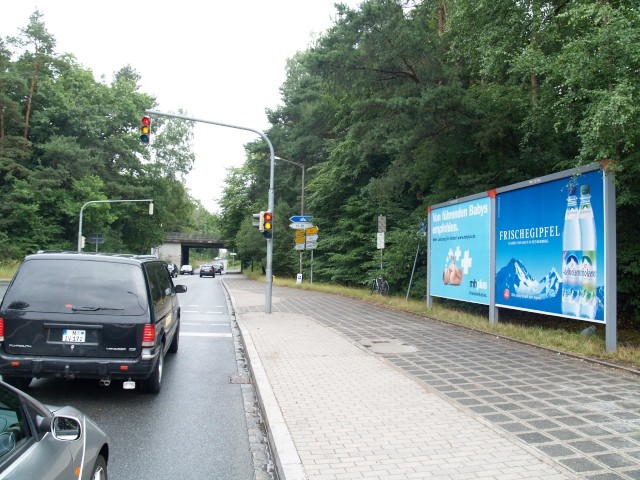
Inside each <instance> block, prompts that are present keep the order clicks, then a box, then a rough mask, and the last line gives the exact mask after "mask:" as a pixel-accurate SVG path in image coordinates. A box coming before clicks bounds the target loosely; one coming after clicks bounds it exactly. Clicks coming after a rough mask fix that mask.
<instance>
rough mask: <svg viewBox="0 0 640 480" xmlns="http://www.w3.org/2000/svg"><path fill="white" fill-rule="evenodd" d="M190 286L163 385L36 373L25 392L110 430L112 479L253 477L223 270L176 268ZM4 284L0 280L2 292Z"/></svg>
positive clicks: (180, 280)
mask: <svg viewBox="0 0 640 480" xmlns="http://www.w3.org/2000/svg"><path fill="white" fill-rule="evenodd" d="M174 283H176V284H178V283H182V284H186V285H187V286H188V291H187V292H186V293H184V294H180V295H179V299H180V304H181V306H182V317H181V333H180V347H179V351H178V353H177V354H175V355H174V354H168V356H167V359H166V362H165V371H164V378H163V385H162V391H161V392H160V394H158V395H149V394H144V393H141V392H139V391H137V390H134V391H130V390H123V389H122V382H113V383H112V384H111V385H110V386H109V387H100V386H99V385H98V382H97V381H86V380H83V381H79V380H78V381H71V382H69V381H65V380H52V379H42V380H34V381H33V382H32V384H31V387H30V388H29V389H28V393H29V394H31V395H32V396H34V397H35V398H37V399H38V400H40V401H42V402H44V403H47V404H52V405H61V404H65V405H66V404H70V405H73V406H75V407H78V408H79V409H81V410H82V411H84V412H85V413H86V414H88V415H89V416H91V417H92V418H93V419H94V420H96V422H97V423H98V424H99V425H100V426H101V427H102V428H103V430H105V432H107V433H108V434H109V436H110V437H111V453H110V459H109V478H110V479H111V480H130V479H132V478H135V479H136V480H145V479H171V480H174V479H176V478H189V479H191V480H198V479H212V478H220V479H223V478H224V479H226V478H228V479H232V478H233V479H236V478H237V479H250V478H254V468H255V467H254V462H253V459H252V451H251V448H252V447H251V445H250V439H249V433H248V430H249V429H248V420H247V418H246V411H245V410H246V406H245V402H246V389H245V391H243V387H246V385H242V384H241V383H237V382H232V381H230V380H231V379H232V378H238V376H239V375H240V376H241V374H242V372H239V371H238V364H239V362H238V359H237V353H236V350H237V347H236V346H235V345H234V339H233V334H232V328H233V325H232V319H231V317H230V316H229V313H228V308H227V301H226V297H225V294H224V290H223V288H222V287H221V285H220V278H219V277H216V278H215V279H214V278H208V277H206V278H199V277H198V276H197V274H196V275H193V276H180V277H179V278H176V279H174ZM5 288H6V286H0V296H1V295H2V294H3V293H4V289H5Z"/></svg>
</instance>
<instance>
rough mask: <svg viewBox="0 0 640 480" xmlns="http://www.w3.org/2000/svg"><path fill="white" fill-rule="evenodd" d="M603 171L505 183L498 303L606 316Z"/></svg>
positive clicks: (499, 221) (500, 202)
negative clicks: (524, 183) (521, 185)
mask: <svg viewBox="0 0 640 480" xmlns="http://www.w3.org/2000/svg"><path fill="white" fill-rule="evenodd" d="M603 175H604V174H603V172H602V171H600V170H595V171H591V172H587V173H583V174H580V175H574V176H567V177H563V178H560V179H557V180H553V181H549V182H544V183H539V184H534V185H531V186H527V187H525V188H517V189H513V190H509V191H504V192H501V191H500V190H498V195H497V196H496V207H495V208H496V231H495V245H496V253H495V255H496V265H495V268H496V270H495V282H496V284H495V305H496V306H498V307H506V308H513V309H519V310H527V311H533V312H540V313H548V314H552V315H557V316H562V317H567V318H577V319H582V320H587V321H593V322H604V321H605V316H604V302H605V298H604V278H605V275H604V272H605V270H604V268H605V266H604V258H605V255H604V251H605V250H604V231H605V225H604V211H605V205H604V203H605V202H604V180H603Z"/></svg>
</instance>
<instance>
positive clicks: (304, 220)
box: [289, 215, 313, 223]
mask: <svg viewBox="0 0 640 480" xmlns="http://www.w3.org/2000/svg"><path fill="white" fill-rule="evenodd" d="M289 221H290V222H293V223H298V222H302V223H307V222H312V221H313V217H312V216H311V215H298V216H296V217H290V218H289Z"/></svg>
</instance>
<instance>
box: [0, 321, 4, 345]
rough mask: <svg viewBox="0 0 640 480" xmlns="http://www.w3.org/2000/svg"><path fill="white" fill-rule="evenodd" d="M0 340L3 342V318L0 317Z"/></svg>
mask: <svg viewBox="0 0 640 480" xmlns="http://www.w3.org/2000/svg"><path fill="white" fill-rule="evenodd" d="M0 342H4V318H2V317H0Z"/></svg>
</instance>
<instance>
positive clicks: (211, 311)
mask: <svg viewBox="0 0 640 480" xmlns="http://www.w3.org/2000/svg"><path fill="white" fill-rule="evenodd" d="M183 312H184V313H202V314H207V313H209V314H215V315H222V314H223V313H225V312H218V311H213V310H207V311H205V312H201V311H200V310H183Z"/></svg>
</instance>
